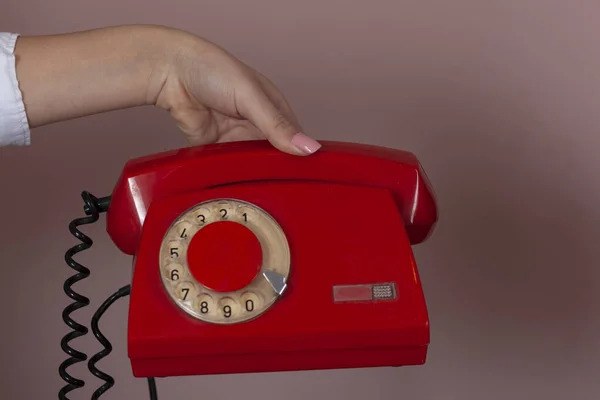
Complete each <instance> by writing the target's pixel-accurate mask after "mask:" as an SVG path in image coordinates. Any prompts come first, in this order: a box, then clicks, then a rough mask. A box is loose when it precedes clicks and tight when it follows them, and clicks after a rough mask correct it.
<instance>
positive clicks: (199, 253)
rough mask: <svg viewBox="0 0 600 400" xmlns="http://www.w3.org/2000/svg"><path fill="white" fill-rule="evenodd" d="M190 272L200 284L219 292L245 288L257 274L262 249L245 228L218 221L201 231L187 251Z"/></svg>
mask: <svg viewBox="0 0 600 400" xmlns="http://www.w3.org/2000/svg"><path fill="white" fill-rule="evenodd" d="M187 260H188V266H189V268H190V272H191V273H192V275H193V276H194V278H196V280H197V281H198V282H200V283H201V284H203V285H204V286H206V287H208V288H210V289H212V290H216V291H219V292H229V291H234V290H239V289H242V288H244V287H246V286H247V285H248V284H249V283H250V282H252V280H253V279H254V278H255V277H256V275H257V274H258V271H259V270H260V266H261V264H262V248H261V246H260V242H259V241H258V238H257V237H256V236H255V235H254V233H253V232H252V231H251V230H250V229H248V228H246V227H245V226H244V225H242V224H239V223H237V222H230V221H219V222H214V223H212V224H209V225H207V226H205V227H204V228H202V229H200V230H199V231H198V232H196V234H195V235H194V237H193V238H192V241H191V242H190V245H189V247H188V251H187Z"/></svg>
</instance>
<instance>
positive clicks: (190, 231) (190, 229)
mask: <svg viewBox="0 0 600 400" xmlns="http://www.w3.org/2000/svg"><path fill="white" fill-rule="evenodd" d="M175 232H176V233H177V237H178V238H179V239H180V240H189V239H190V238H191V237H192V236H194V233H195V232H196V227H194V225H192V224H191V223H190V222H188V221H182V222H180V223H178V224H177V225H176V226H175Z"/></svg>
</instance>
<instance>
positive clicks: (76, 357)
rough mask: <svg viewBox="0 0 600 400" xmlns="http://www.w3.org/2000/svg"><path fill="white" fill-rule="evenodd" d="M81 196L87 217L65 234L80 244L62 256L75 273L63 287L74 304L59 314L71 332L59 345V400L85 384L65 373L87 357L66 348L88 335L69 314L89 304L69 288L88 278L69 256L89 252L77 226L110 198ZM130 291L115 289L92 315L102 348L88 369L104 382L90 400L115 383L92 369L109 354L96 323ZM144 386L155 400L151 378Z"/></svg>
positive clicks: (94, 217)
mask: <svg viewBox="0 0 600 400" xmlns="http://www.w3.org/2000/svg"><path fill="white" fill-rule="evenodd" d="M81 197H82V199H83V202H84V207H83V210H84V212H85V214H86V215H87V216H86V217H80V218H76V219H74V220H73V221H71V223H69V231H70V232H71V234H72V235H73V236H75V237H76V238H77V239H79V240H80V241H81V243H80V244H78V245H76V246H73V247H71V248H70V249H69V250H68V251H67V252H66V253H65V261H66V263H67V264H68V265H69V267H71V268H72V269H74V270H75V271H77V273H76V274H75V275H72V276H71V277H69V278H68V279H67V280H66V281H65V283H64V285H63V289H64V292H65V294H66V295H67V296H69V297H70V298H71V299H73V300H74V302H73V303H71V304H69V305H68V306H67V307H65V309H64V310H63V313H62V319H63V321H64V322H65V324H67V325H68V326H69V328H71V329H72V331H71V332H69V333H68V334H66V335H65V336H64V337H63V338H62V340H61V342H60V346H61V348H62V350H63V351H64V352H65V353H67V354H68V355H69V358H67V359H66V360H65V361H63V362H62V363H61V364H60V366H59V368H58V372H59V375H60V377H61V378H62V379H63V380H64V381H65V382H66V383H67V384H66V385H65V386H63V387H62V388H61V389H60V391H59V393H58V398H59V399H60V400H69V399H68V397H67V394H68V393H69V392H71V391H73V390H75V389H79V388H82V387H83V386H84V385H85V382H84V381H83V380H81V379H77V378H75V377H73V376H71V375H70V374H69V373H68V372H67V368H69V367H70V366H71V365H74V364H77V363H79V362H83V361H85V360H87V355H85V354H84V353H82V352H80V351H78V350H75V349H74V348H72V347H71V346H70V345H69V342H71V341H72V340H75V339H77V338H78V337H81V336H84V335H86V334H87V333H88V328H86V327H85V326H83V325H81V324H80V323H78V322H76V321H75V320H73V319H72V318H71V313H73V312H74V311H76V310H78V309H80V308H83V307H86V306H88V305H89V304H90V299H89V298H87V297H85V296H83V295H81V294H79V293H77V292H75V291H74V290H73V289H72V286H73V285H74V284H75V283H77V282H79V281H81V280H83V279H85V278H87V277H89V276H90V270H89V269H88V268H86V267H84V266H83V265H81V264H79V263H78V262H76V261H75V260H74V259H73V256H74V255H75V254H77V253H79V252H81V251H83V250H87V249H89V248H90V247H92V244H93V241H92V239H90V238H89V237H88V236H86V235H85V234H84V233H83V232H81V231H80V230H79V229H78V227H79V226H81V225H87V224H92V223H94V222H96V221H98V219H99V217H100V213H103V212H106V211H107V210H108V206H109V205H110V200H111V197H110V196H107V197H102V198H100V199H98V198H96V197H95V196H94V195H92V194H90V193H89V192H87V191H84V192H82V193H81ZM130 290H131V287H130V285H127V286H124V287H122V288H121V289H119V290H118V291H117V292H115V293H114V294H113V295H111V296H110V297H109V298H108V299H106V300H105V301H104V303H102V305H101V306H100V307H99V308H98V310H97V311H96V312H95V313H94V316H93V317H92V332H93V333H94V336H95V337H96V339H97V340H98V341H99V342H100V343H101V344H102V345H103V346H104V349H103V350H101V351H100V352H98V353H97V354H95V355H94V356H93V357H91V358H90V360H89V362H88V369H89V370H90V372H91V373H92V374H93V375H94V376H96V377H98V378H100V379H102V380H103V381H105V383H104V384H103V385H102V386H101V387H100V388H98V389H97V390H96V391H95V392H94V393H93V395H92V399H94V400H97V399H98V398H99V397H100V396H101V395H102V394H104V393H105V392H106V391H107V390H108V389H110V388H111V387H112V386H113V385H114V382H115V380H114V379H113V378H112V377H111V376H110V375H107V374H106V373H104V372H102V371H100V370H99V369H98V368H96V363H97V362H98V361H100V360H101V359H103V358H104V357H106V356H107V355H108V354H110V352H111V351H112V345H111V344H110V342H109V341H108V340H107V339H106V337H105V336H104V335H103V334H102V332H100V329H99V328H98V323H99V321H100V318H101V317H102V315H103V314H104V312H105V311H106V310H107V309H108V307H110V306H111V305H112V304H113V303H114V302H115V301H116V300H117V299H119V298H121V297H124V296H127V295H129V293H130ZM148 386H149V390H150V399H151V400H157V399H158V397H157V394H156V382H155V380H154V378H148Z"/></svg>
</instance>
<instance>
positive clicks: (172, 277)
mask: <svg viewBox="0 0 600 400" xmlns="http://www.w3.org/2000/svg"><path fill="white" fill-rule="evenodd" d="M163 271H164V276H165V278H167V280H169V281H171V282H179V281H180V280H182V279H184V278H185V277H186V273H185V268H183V265H181V264H179V263H173V264H167V265H166V266H165V267H164V268H163Z"/></svg>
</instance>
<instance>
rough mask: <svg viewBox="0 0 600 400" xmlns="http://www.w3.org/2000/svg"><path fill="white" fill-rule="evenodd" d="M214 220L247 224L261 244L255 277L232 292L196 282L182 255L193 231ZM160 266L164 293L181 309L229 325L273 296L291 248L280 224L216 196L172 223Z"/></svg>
mask: <svg viewBox="0 0 600 400" xmlns="http://www.w3.org/2000/svg"><path fill="white" fill-rule="evenodd" d="M219 221H231V222H236V223H239V224H242V225H244V226H246V227H247V228H248V229H250V230H251V231H252V232H253V233H254V235H255V236H256V238H257V239H258V241H259V242H260V246H261V249H262V265H261V267H260V270H259V272H258V274H257V275H256V277H255V278H254V280H252V281H251V282H250V283H249V284H248V285H247V286H246V287H244V288H242V289H240V290H236V291H232V292H218V291H215V290H212V289H210V288H208V287H206V286H205V285H203V284H202V283H200V282H198V281H197V280H196V279H195V278H194V276H193V274H192V273H191V271H190V268H189V264H188V259H187V249H188V247H189V245H190V242H191V240H192V239H193V237H194V235H195V234H196V233H197V232H198V231H199V230H200V229H203V228H204V227H206V226H208V225H209V224H212V223H215V222H219ZM159 266H160V276H161V279H162V282H163V285H164V287H165V289H166V291H167V293H168V294H169V296H170V297H171V299H172V300H173V301H174V302H175V304H176V305H177V306H179V307H180V308H181V309H182V310H183V311H185V312H186V313H188V314H189V315H191V316H193V317H195V318H198V319H200V320H203V321H206V322H211V323H216V324H231V323H239V322H244V321H248V320H250V319H253V318H255V317H257V316H259V315H261V314H262V313H264V312H265V311H266V310H267V309H268V308H269V307H271V306H272V305H273V304H274V303H275V302H276V301H277V299H278V298H279V296H280V295H281V294H282V293H283V291H284V290H285V287H286V282H287V279H288V276H289V273H290V251H289V246H288V242H287V240H286V237H285V234H284V233H283V231H282V229H281V227H280V226H279V225H278V224H277V222H276V221H275V220H274V219H273V218H272V217H271V216H270V215H269V214H268V213H266V212H265V211H264V210H262V209H260V208H259V207H257V206H255V205H253V204H250V203H248V202H244V201H241V200H235V199H216V200H211V201H207V202H203V203H200V204H198V205H196V206H194V207H192V208H191V209H189V210H187V211H185V212H184V213H183V214H181V215H180V216H179V217H178V218H177V219H176V220H175V221H174V222H173V224H172V225H171V226H170V227H169V229H168V230H167V232H166V234H165V236H164V238H163V241H162V244H161V250H160V259H159ZM228 272H229V273H230V274H235V273H236V271H235V270H231V271H228Z"/></svg>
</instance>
